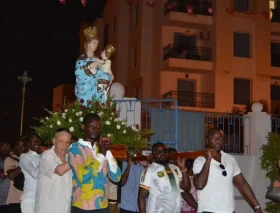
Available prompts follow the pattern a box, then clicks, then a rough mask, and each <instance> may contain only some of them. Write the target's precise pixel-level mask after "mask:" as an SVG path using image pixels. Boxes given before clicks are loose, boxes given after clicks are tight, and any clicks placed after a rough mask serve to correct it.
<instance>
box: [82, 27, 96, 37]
mask: <svg viewBox="0 0 280 213" xmlns="http://www.w3.org/2000/svg"><path fill="white" fill-rule="evenodd" d="M84 36H85V38H86V40H90V39H95V38H97V27H88V28H86V29H85V30H84Z"/></svg>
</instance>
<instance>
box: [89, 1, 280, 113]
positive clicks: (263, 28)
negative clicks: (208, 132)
mask: <svg viewBox="0 0 280 213" xmlns="http://www.w3.org/2000/svg"><path fill="white" fill-rule="evenodd" d="M271 9H274V10H273V11H274V13H273V14H272V10H271ZM278 10H279V9H277V0H111V1H107V4H106V6H105V10H104V13H103V18H102V19H98V20H97V21H96V22H95V23H94V25H96V26H97V27H98V28H99V33H100V36H99V37H100V47H99V48H100V50H102V49H103V48H104V46H105V45H106V44H107V43H110V44H113V45H114V46H116V48H117V52H116V55H115V57H114V59H113V73H114V75H115V81H117V82H120V83H122V84H123V85H124V86H125V87H126V95H127V96H130V97H137V98H139V99H162V98H166V99H177V100H178V104H179V106H182V107H185V108H191V109H194V110H206V111H208V110H210V111H216V112H226V111H229V110H231V108H232V107H233V106H244V105H246V104H249V103H251V102H252V101H257V100H261V99H265V100H267V101H268V102H269V103H270V101H273V100H280V86H278V85H280V60H279V56H280V19H279V18H278V13H277V11H278ZM279 14H280V12H279ZM278 21H279V23H278Z"/></svg>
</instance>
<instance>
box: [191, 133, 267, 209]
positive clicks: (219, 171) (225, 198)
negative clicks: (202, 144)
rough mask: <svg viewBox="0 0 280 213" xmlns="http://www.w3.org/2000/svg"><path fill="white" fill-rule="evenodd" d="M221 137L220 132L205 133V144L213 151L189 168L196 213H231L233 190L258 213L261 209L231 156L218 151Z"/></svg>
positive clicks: (221, 141)
mask: <svg viewBox="0 0 280 213" xmlns="http://www.w3.org/2000/svg"><path fill="white" fill-rule="evenodd" d="M223 137H224V134H223V132H222V131H221V130H220V129H217V128H213V129H211V130H209V132H208V133H207V140H206V144H207V145H208V148H210V149H214V150H215V151H216V155H215V156H212V155H211V152H210V150H208V151H207V152H206V154H205V157H198V158H197V159H196V160H195V162H194V166H193V172H194V185H195V187H196V188H197V189H198V191H197V196H198V212H199V213H233V212H234V210H235V209H234V208H235V206H234V191H233V186H235V187H236V188H237V189H238V190H239V191H240V193H241V195H242V196H243V197H244V199H245V200H246V201H247V202H248V204H249V205H250V206H251V207H252V209H253V210H254V212H255V213H262V210H261V207H260V205H259V203H258V201H257V199H256V197H255V195H254V193H253V191H252V189H251V187H250V185H249V184H248V182H247V181H246V180H245V178H244V176H243V175H242V173H241V171H240V168H239V166H238V164H237V162H236V160H235V159H234V157H233V156H232V155H229V154H227V153H224V152H223V151H222V148H223V145H224V138H223Z"/></svg>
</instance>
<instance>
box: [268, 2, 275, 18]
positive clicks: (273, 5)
mask: <svg viewBox="0 0 280 213" xmlns="http://www.w3.org/2000/svg"><path fill="white" fill-rule="evenodd" d="M275 8H276V1H275V0H270V1H269V9H270V10H269V15H270V19H272V15H273V13H272V10H273V9H275Z"/></svg>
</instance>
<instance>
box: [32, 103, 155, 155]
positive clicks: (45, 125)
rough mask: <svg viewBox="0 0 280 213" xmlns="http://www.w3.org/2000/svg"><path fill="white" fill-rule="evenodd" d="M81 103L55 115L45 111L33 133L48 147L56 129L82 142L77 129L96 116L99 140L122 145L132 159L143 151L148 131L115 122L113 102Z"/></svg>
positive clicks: (73, 104)
mask: <svg viewBox="0 0 280 213" xmlns="http://www.w3.org/2000/svg"><path fill="white" fill-rule="evenodd" d="M83 103H84V101H83V100H81V101H80V102H78V101H76V102H74V103H71V104H68V105H67V104H65V107H64V109H60V110H58V111H57V112H53V111H48V110H47V112H48V113H49V116H48V117H45V118H41V119H40V120H39V121H40V123H41V125H40V126H37V127H33V129H34V130H35V131H36V132H37V133H38V134H39V135H40V136H41V138H42V140H43V141H45V144H46V145H48V144H51V143H52V138H53V136H54V134H55V131H56V129H58V128H61V127H64V128H68V129H69V131H70V132H71V134H72V135H73V136H75V137H76V138H83V132H82V129H81V125H82V121H83V117H84V116H85V115H87V114H88V113H97V114H98V115H99V116H100V119H101V123H102V136H103V137H110V139H111V143H112V144H120V145H126V146H127V147H128V152H129V154H130V155H135V154H136V152H137V151H138V150H139V149H146V148H147V146H148V145H149V143H148V140H147V138H148V136H149V135H151V134H152V131H150V130H145V129H139V125H138V124H136V125H135V126H127V125H126V120H121V119H119V113H118V112H117V111H116V105H117V103H116V102H112V101H111V98H108V100H107V101H106V103H104V104H101V105H100V103H99V102H98V101H95V100H93V101H88V102H87V104H86V106H85V105H83Z"/></svg>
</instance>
